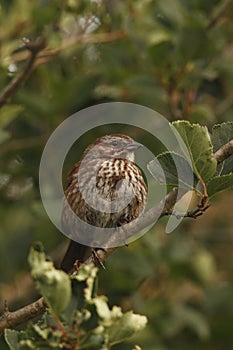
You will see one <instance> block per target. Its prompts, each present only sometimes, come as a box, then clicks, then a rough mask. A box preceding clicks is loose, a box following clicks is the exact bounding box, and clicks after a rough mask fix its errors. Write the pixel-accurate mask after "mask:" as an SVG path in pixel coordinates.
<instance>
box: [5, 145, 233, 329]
mask: <svg viewBox="0 0 233 350" xmlns="http://www.w3.org/2000/svg"><path fill="white" fill-rule="evenodd" d="M232 154H233V140H231V141H230V142H228V143H227V144H226V145H224V146H222V147H221V148H220V149H219V150H218V151H217V152H216V153H215V158H216V160H217V162H218V163H220V162H222V161H223V160H225V159H226V158H228V157H230V156H231V155H232ZM185 192H186V191H185V190H184V191H183V192H182V193H181V194H180V195H181V196H182V195H184V194H185ZM177 195H178V190H177V189H173V190H172V191H171V192H169V193H168V194H167V196H166V198H165V202H164V201H163V202H161V203H159V204H158V205H156V206H155V207H153V208H151V209H150V210H148V211H147V212H146V213H144V214H143V215H142V216H140V219H136V220H134V221H132V222H131V223H130V224H128V226H129V230H130V231H129V232H132V231H134V230H136V231H140V230H142V229H143V228H145V227H147V226H149V225H151V224H153V222H154V217H155V215H158V213H161V214H160V216H159V217H162V216H165V215H167V212H168V211H169V210H170V211H171V209H172V208H173V206H174V205H175V203H176V201H177V199H178V198H177ZM115 249H116V248H110V249H107V250H102V249H101V250H98V258H99V259H100V261H101V262H102V263H103V262H104V261H105V260H106V259H107V258H108V256H109V255H110V254H112V253H113V252H114V250H115ZM91 261H92V258H91V257H90V258H89V259H88V260H87V261H86V262H85V263H90V262H91ZM4 305H5V307H4V312H3V315H2V316H1V317H0V334H2V333H3V331H4V329H5V328H10V327H14V326H17V325H19V324H21V323H23V322H25V321H28V320H29V319H32V318H34V317H36V316H38V315H40V314H42V313H43V312H44V311H45V309H46V305H45V301H44V299H43V298H40V299H38V300H37V301H35V302H34V303H32V304H29V305H27V306H25V307H23V308H22V309H19V310H17V311H14V312H10V311H9V310H8V305H7V303H5V304H4Z"/></svg>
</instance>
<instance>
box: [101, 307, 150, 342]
mask: <svg viewBox="0 0 233 350" xmlns="http://www.w3.org/2000/svg"><path fill="white" fill-rule="evenodd" d="M146 323H147V318H146V316H141V315H137V314H134V313H133V312H132V311H129V312H126V313H125V314H123V315H122V317H121V318H119V319H118V320H115V321H114V323H113V324H112V325H111V326H110V327H107V329H106V336H107V345H108V346H112V345H114V344H117V343H120V342H122V341H124V340H126V339H128V338H130V337H132V336H133V335H134V334H136V333H137V332H139V331H141V330H142V329H143V328H145V326H146Z"/></svg>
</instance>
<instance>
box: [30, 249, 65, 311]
mask: <svg viewBox="0 0 233 350" xmlns="http://www.w3.org/2000/svg"><path fill="white" fill-rule="evenodd" d="M37 248H38V247H37ZM28 260H29V264H30V266H31V274H32V277H33V279H34V280H35V281H36V285H37V288H38V290H39V291H40V293H41V294H42V295H43V297H44V298H45V300H46V303H47V304H48V305H49V306H50V307H51V309H52V310H53V311H54V312H55V313H56V314H58V315H59V314H60V313H61V312H62V311H63V310H64V309H65V308H66V307H67V305H68V303H69V301H70V298H71V281H70V278H69V276H68V275H67V274H66V273H65V272H64V271H61V270H57V269H55V268H54V266H53V263H52V262H51V261H47V260H46V255H45V253H44V252H43V251H40V250H39V249H35V248H33V247H32V248H31V249H30V253H29V258H28Z"/></svg>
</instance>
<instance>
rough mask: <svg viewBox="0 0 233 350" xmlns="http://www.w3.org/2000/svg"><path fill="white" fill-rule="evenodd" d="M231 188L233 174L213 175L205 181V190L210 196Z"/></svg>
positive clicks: (232, 185) (232, 186)
mask: <svg viewBox="0 0 233 350" xmlns="http://www.w3.org/2000/svg"><path fill="white" fill-rule="evenodd" d="M231 188H233V174H226V175H222V176H215V177H213V178H212V179H211V180H210V181H209V182H208V183H207V192H208V195H209V196H210V197H211V196H213V195H215V194H216V193H217V192H220V191H224V190H229V189H231Z"/></svg>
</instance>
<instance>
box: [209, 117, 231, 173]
mask: <svg viewBox="0 0 233 350" xmlns="http://www.w3.org/2000/svg"><path fill="white" fill-rule="evenodd" d="M211 139H212V143H213V147H214V152H216V151H217V150H218V149H219V148H221V147H222V146H223V145H225V144H226V143H228V142H229V141H230V140H232V139H233V122H226V123H221V124H216V125H214V127H213V129H212V136H211ZM231 172H233V156H230V157H229V158H227V159H226V160H225V161H224V162H223V163H221V164H219V165H218V170H217V173H218V174H223V175H224V174H229V173H231Z"/></svg>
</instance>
